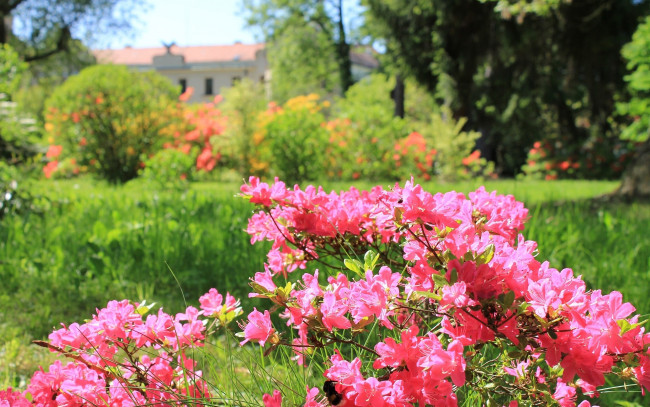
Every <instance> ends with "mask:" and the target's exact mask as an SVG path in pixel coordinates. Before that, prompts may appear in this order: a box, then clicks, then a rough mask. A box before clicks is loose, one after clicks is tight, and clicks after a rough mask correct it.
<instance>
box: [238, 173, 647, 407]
mask: <svg viewBox="0 0 650 407" xmlns="http://www.w3.org/2000/svg"><path fill="white" fill-rule="evenodd" d="M249 182H250V183H249V184H248V185H244V186H242V188H241V191H242V195H243V196H244V197H245V198H247V199H249V200H250V201H251V202H252V203H255V204H257V205H258V206H259V208H260V210H259V211H258V212H257V213H256V214H254V215H253V216H252V217H251V219H250V220H249V224H248V232H249V233H250V234H251V236H252V242H253V243H255V242H258V241H263V240H268V241H271V242H272V249H271V250H270V251H269V253H268V261H267V264H266V266H265V271H264V272H260V273H257V274H256V275H255V277H254V279H253V281H252V283H251V286H252V287H253V290H254V293H252V294H251V296H255V297H261V298H266V299H268V300H270V301H271V302H272V303H273V304H274V307H273V309H274V310H279V311H282V312H281V313H280V317H282V318H283V319H285V320H286V321H287V326H288V327H289V329H281V328H280V327H278V326H276V325H274V324H273V323H272V320H271V313H270V312H268V311H265V312H264V313H262V312H260V311H257V310H255V311H253V312H252V313H251V314H249V316H248V323H245V324H243V327H244V332H243V333H242V336H243V337H244V341H243V342H247V341H250V342H258V343H259V344H260V345H261V346H266V347H267V350H266V352H267V353H268V352H271V351H273V349H276V348H278V347H287V348H288V349H292V350H293V352H295V359H296V361H297V363H299V364H303V365H305V366H309V367H310V368H312V369H313V370H315V371H316V372H317V373H318V372H321V373H322V375H323V376H324V378H323V379H322V380H323V381H324V382H325V384H324V391H325V392H326V394H327V395H328V396H329V397H330V399H331V398H335V399H338V400H339V401H340V400H343V401H345V405H346V406H347V405H352V406H370V405H372V406H409V405H415V404H416V403H417V405H421V406H423V405H433V406H455V405H457V404H458V403H459V402H460V401H463V400H464V401H469V400H472V402H473V405H484V403H488V405H499V406H500V405H508V406H517V405H519V403H522V404H523V405H560V406H575V405H576V403H577V398H578V396H580V395H582V396H589V397H597V396H598V388H599V386H602V385H604V384H605V375H606V374H610V373H613V374H615V375H618V376H620V377H621V378H623V379H625V380H631V381H634V382H636V383H638V385H640V386H641V387H642V389H643V390H646V389H648V388H650V374H649V373H648V372H649V371H650V356H649V355H648V348H649V347H650V334H647V333H645V331H644V328H642V327H641V325H642V322H640V321H639V316H638V315H632V314H633V312H634V311H635V308H634V307H633V306H632V305H631V304H629V303H624V302H623V300H622V296H621V294H620V293H618V292H612V293H610V294H603V293H602V292H601V291H600V290H595V291H591V290H588V289H587V287H586V286H585V283H584V281H583V280H582V279H581V278H580V277H576V276H574V275H573V272H572V271H571V270H570V269H564V270H561V271H559V270H556V269H554V268H552V267H551V266H550V265H549V264H548V262H544V263H540V262H539V261H538V260H536V259H535V254H536V244H535V242H532V241H527V240H525V238H524V237H523V236H522V235H521V234H520V232H521V231H522V230H523V228H524V223H525V220H526V218H527V216H528V211H527V210H526V209H525V208H524V206H523V204H521V203H520V202H517V201H515V199H514V198H513V197H512V196H500V195H497V194H496V193H494V192H492V193H488V192H486V191H485V189H484V188H480V189H478V190H477V191H475V192H472V193H470V194H469V196H467V197H466V196H465V195H463V194H460V193H456V192H449V193H446V194H435V195H432V194H430V193H427V192H426V191H423V190H422V188H421V187H420V186H419V185H415V184H414V183H413V182H412V181H409V182H407V183H406V184H405V185H404V187H399V186H395V188H394V189H393V190H392V191H385V190H383V189H382V188H381V187H375V188H373V189H372V190H371V191H366V192H360V191H358V190H356V189H354V188H351V189H350V190H349V191H344V192H341V193H340V194H337V193H334V192H331V193H326V192H325V191H324V190H323V189H322V188H315V187H313V186H309V187H307V188H306V189H305V190H302V189H300V188H298V187H295V188H293V189H288V188H286V186H285V184H284V183H282V182H280V181H278V180H276V182H275V183H273V184H272V185H268V184H266V183H262V182H260V181H259V180H258V179H257V178H251V179H250V181H249ZM310 264H314V265H320V267H321V268H320V269H316V270H314V271H313V272H305V273H304V274H303V275H302V277H301V278H300V277H299V278H297V279H296V278H290V279H289V281H287V280H286V278H287V277H288V276H290V275H291V274H290V273H293V272H295V271H296V270H298V269H307V267H309V266H310ZM292 277H293V276H292ZM280 390H282V389H280ZM294 390H295V389H294ZM281 399H282V394H281V393H280V392H279V391H278V392H274V394H273V395H268V394H267V395H266V396H265V397H264V400H263V401H264V403H265V405H266V406H279V405H280V403H281ZM324 400H325V397H324V396H322V395H319V390H318V389H317V388H313V389H311V390H309V391H308V394H307V399H306V404H305V405H309V406H317V405H318V406H324V405H325V402H324ZM589 405H591V404H590V402H589V401H586V400H585V401H582V402H581V403H580V407H585V406H589Z"/></svg>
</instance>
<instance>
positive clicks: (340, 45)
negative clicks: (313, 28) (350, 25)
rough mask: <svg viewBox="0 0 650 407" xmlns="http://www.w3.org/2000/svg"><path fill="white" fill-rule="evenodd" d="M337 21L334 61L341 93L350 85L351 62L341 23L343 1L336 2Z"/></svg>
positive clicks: (343, 27) (348, 46) (348, 45)
mask: <svg viewBox="0 0 650 407" xmlns="http://www.w3.org/2000/svg"><path fill="white" fill-rule="evenodd" d="M337 11H338V22H337V31H338V39H337V41H336V61H337V63H338V66H339V78H340V81H341V94H343V95H345V92H347V90H348V89H349V88H350V86H352V82H353V80H352V62H351V61H350V44H348V41H347V38H346V35H345V25H344V24H343V1H342V0H339V3H338V10H337Z"/></svg>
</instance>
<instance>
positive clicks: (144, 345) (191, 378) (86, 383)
mask: <svg viewBox="0 0 650 407" xmlns="http://www.w3.org/2000/svg"><path fill="white" fill-rule="evenodd" d="M200 302H201V310H200V311H199V310H197V309H196V308H194V307H191V306H190V307H187V309H186V310H185V312H182V313H178V314H176V315H175V316H171V315H169V314H167V313H165V312H163V310H162V309H159V310H158V312H157V313H156V314H150V315H147V317H146V319H145V318H144V315H145V314H146V313H147V312H148V311H149V309H150V306H147V305H145V304H133V303H130V302H129V301H127V300H123V301H110V302H109V303H108V305H107V306H106V308H103V309H99V310H97V314H96V315H94V316H93V318H92V320H90V321H89V322H87V323H85V324H81V325H80V324H77V323H73V324H71V325H70V326H68V327H66V326H64V327H63V328H61V329H59V330H56V331H54V332H52V333H51V334H50V336H49V339H50V341H49V343H47V342H42V343H41V345H42V346H46V347H48V348H49V349H50V350H52V351H54V352H57V353H59V354H61V355H62V356H65V357H67V358H70V359H72V361H71V362H69V363H67V364H63V363H61V362H60V361H56V362H54V364H52V365H51V366H50V367H49V369H48V371H47V372H46V371H44V370H42V369H41V370H40V371H37V372H36V373H35V374H34V375H33V377H32V379H31V381H30V383H29V385H28V387H27V390H26V392H25V393H24V394H22V393H17V392H12V391H11V389H9V390H7V391H4V392H0V406H2V407H5V406H39V407H57V406H66V407H67V406H88V405H110V406H115V407H131V406H143V405H147V406H149V405H151V406H161V407H162V406H169V405H183V404H187V400H189V399H209V398H210V390H209V388H208V385H207V383H206V382H205V381H204V380H203V378H202V374H201V371H200V370H197V365H196V362H195V361H194V360H192V359H191V358H189V357H188V355H187V353H188V352H187V351H188V350H189V349H192V348H196V347H201V346H203V341H204V338H205V334H206V325H207V322H208V321H207V320H204V319H201V317H202V316H204V315H205V316H210V317H212V318H215V319H214V321H215V322H213V323H221V324H226V323H228V322H230V320H232V319H233V318H235V317H236V316H237V315H239V314H240V313H241V309H240V308H238V305H239V302H238V301H237V300H235V299H234V298H233V297H232V296H231V295H230V294H227V295H226V301H225V304H224V303H223V298H222V296H221V294H219V293H218V292H217V291H216V290H215V289H211V290H210V292H208V293H207V294H205V295H204V296H202V297H201V299H200ZM27 396H29V397H30V398H31V401H29V400H28V398H27Z"/></svg>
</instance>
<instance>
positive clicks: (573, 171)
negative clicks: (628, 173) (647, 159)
mask: <svg viewBox="0 0 650 407" xmlns="http://www.w3.org/2000/svg"><path fill="white" fill-rule="evenodd" d="M633 156H634V144H633V143H632V142H629V141H624V140H619V139H617V138H611V137H596V138H594V139H593V140H589V141H588V142H586V143H584V144H583V145H581V146H579V147H577V146H575V145H573V144H572V143H570V142H562V141H556V140H547V141H544V142H541V141H537V142H535V143H534V144H533V148H531V149H530V151H529V152H528V158H527V159H526V164H525V165H524V166H523V167H522V172H523V174H524V175H525V176H527V177H531V178H537V179H545V180H555V179H615V178H618V177H620V176H621V174H622V173H623V170H624V169H625V166H626V165H627V163H628V162H630V160H631V159H632V157H633Z"/></svg>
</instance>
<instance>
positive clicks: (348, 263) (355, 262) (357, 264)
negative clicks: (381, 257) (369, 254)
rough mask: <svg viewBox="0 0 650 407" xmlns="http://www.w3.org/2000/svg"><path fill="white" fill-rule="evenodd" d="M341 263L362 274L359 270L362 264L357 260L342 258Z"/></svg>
mask: <svg viewBox="0 0 650 407" xmlns="http://www.w3.org/2000/svg"><path fill="white" fill-rule="evenodd" d="M343 264H345V267H347V268H348V269H349V270H351V271H354V272H355V273H357V274H358V275H360V276H362V275H363V271H362V270H361V268H362V267H363V264H361V262H360V261H359V260H353V259H345V260H343Z"/></svg>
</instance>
